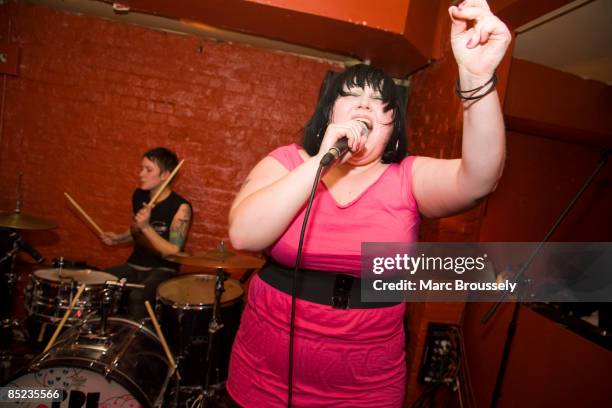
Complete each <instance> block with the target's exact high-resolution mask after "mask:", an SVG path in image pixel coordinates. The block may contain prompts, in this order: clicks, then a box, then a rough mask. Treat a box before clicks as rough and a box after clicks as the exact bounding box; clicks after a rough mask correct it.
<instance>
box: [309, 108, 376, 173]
mask: <svg viewBox="0 0 612 408" xmlns="http://www.w3.org/2000/svg"><path fill="white" fill-rule="evenodd" d="M353 122H357V123H358V124H359V126H358V127H359V136H363V137H366V138H367V137H368V134H369V133H370V128H369V127H368V125H367V123H366V121H365V120H364V119H360V118H357V119H354V120H353ZM330 126H333V125H330ZM348 151H349V139H348V137H346V136H344V137H342V138H340V139H338V140H337V141H336V143H335V144H334V146H333V147H332V148H330V149H329V150H328V151H327V153H326V154H325V155H324V156H323V158H322V159H321V165H322V166H327V165H328V164H330V163H331V162H333V161H334V160H336V159H338V158H339V157H342V156H344V155H345V154H346V153H347V152H348Z"/></svg>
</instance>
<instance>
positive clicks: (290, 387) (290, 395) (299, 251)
mask: <svg viewBox="0 0 612 408" xmlns="http://www.w3.org/2000/svg"><path fill="white" fill-rule="evenodd" d="M324 167H325V166H323V165H319V168H318V170H317V175H316V176H315V181H314V183H313V185H312V191H311V192H310V198H309V199H308V205H307V206H306V213H305V214H304V221H303V222H302V231H301V232H300V241H299V243H298V249H297V255H296V257H295V268H294V269H293V283H292V285H291V321H290V323H289V375H288V379H287V383H288V389H287V407H288V408H291V399H292V398H293V333H294V331H295V304H296V296H295V292H296V286H297V274H298V270H299V269H300V260H301V258H302V246H303V244H304V235H305V234H306V224H307V223H308V216H309V215H310V210H311V208H312V202H313V200H314V196H315V192H316V191H317V186H318V185H319V180H320V179H321V172H322V171H323V168H324Z"/></svg>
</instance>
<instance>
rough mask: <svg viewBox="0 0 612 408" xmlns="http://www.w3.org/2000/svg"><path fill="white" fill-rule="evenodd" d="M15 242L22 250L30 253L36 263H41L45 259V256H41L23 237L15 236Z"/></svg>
mask: <svg viewBox="0 0 612 408" xmlns="http://www.w3.org/2000/svg"><path fill="white" fill-rule="evenodd" d="M16 242H17V246H18V247H19V249H21V250H22V251H24V252H26V253H27V254H28V255H30V256H31V257H32V258H33V259H34V260H35V261H36V263H42V262H43V261H44V260H45V257H44V256H42V255H41V254H40V252H38V251H37V250H35V249H34V248H33V247H32V246H31V245H30V244H28V243H27V242H25V241H24V240H23V239H21V238H17V241H16Z"/></svg>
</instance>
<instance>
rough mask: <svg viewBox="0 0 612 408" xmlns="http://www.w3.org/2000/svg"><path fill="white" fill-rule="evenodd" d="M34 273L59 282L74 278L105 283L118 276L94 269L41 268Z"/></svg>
mask: <svg viewBox="0 0 612 408" xmlns="http://www.w3.org/2000/svg"><path fill="white" fill-rule="evenodd" d="M34 275H35V276H36V277H37V278H40V279H46V280H49V281H55V282H59V281H61V280H64V279H65V280H74V281H76V282H79V283H85V284H87V285H103V284H104V282H106V281H109V280H110V281H116V280H117V277H116V276H115V275H111V274H110V273H106V272H101V271H94V270H92V269H57V268H56V269H39V270H37V271H35V272H34Z"/></svg>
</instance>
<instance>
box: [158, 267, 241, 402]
mask: <svg viewBox="0 0 612 408" xmlns="http://www.w3.org/2000/svg"><path fill="white" fill-rule="evenodd" d="M218 273H219V274H220V275H221V276H219V278H217V277H216V276H212V275H208V274H189V275H183V276H178V277H176V278H172V279H169V280H167V281H165V282H163V283H162V284H161V285H160V286H159V287H158V289H157V304H156V312H157V316H158V318H159V320H160V322H162V325H163V332H164V334H165V336H166V338H167V340H168V345H169V346H170V348H171V349H172V351H173V353H174V355H175V356H176V360H177V362H178V368H179V372H180V375H181V377H182V380H181V381H180V383H179V384H178V385H177V387H176V389H175V390H174V391H175V394H174V395H175V397H176V398H178V394H179V393H180V394H181V396H182V397H181V401H182V402H183V403H186V404H187V406H191V407H195V406H197V405H198V404H207V405H214V403H215V402H216V401H215V399H218V397H219V396H220V395H219V391H221V390H222V389H223V383H224V382H225V380H226V378H227V371H228V365H229V356H230V352H231V346H232V344H233V340H234V336H235V335H236V332H237V331H238V325H239V324H240V315H241V312H242V307H243V294H244V292H243V289H242V286H241V285H240V283H239V282H238V281H237V280H235V279H231V278H228V276H229V275H228V274H226V273H225V272H224V271H223V270H219V271H218ZM215 297H217V300H216V303H217V306H216V310H213V309H215V305H214V304H215ZM213 316H216V318H215V319H213ZM213 342H214V344H212V343H213ZM209 350H210V351H209ZM204 375H206V377H205V378H204V377H203V376H204ZM187 397H188V398H187Z"/></svg>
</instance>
